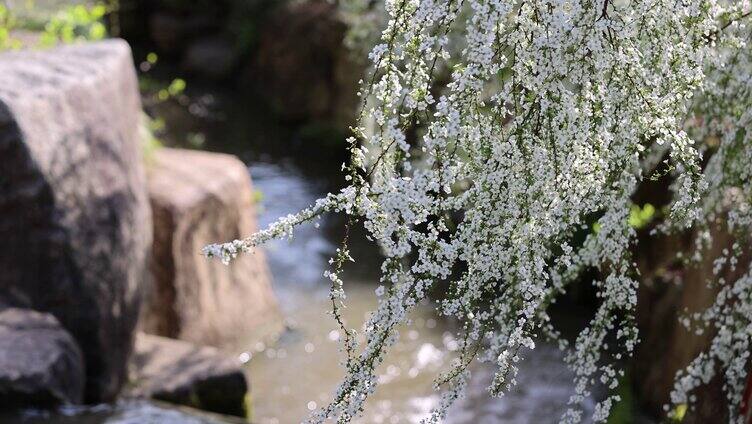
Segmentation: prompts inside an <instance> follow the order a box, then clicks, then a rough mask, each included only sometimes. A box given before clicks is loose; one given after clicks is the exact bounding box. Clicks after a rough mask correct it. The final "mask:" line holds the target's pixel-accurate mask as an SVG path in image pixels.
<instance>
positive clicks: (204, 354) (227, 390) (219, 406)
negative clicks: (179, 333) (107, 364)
mask: <svg viewBox="0 0 752 424" xmlns="http://www.w3.org/2000/svg"><path fill="white" fill-rule="evenodd" d="M132 369H133V371H132V382H133V384H134V387H132V388H131V389H130V390H129V393H128V395H129V396H133V397H144V398H153V399H158V400H162V401H166V402H171V403H176V404H180V405H186V406H190V407H193V408H198V409H203V410H206V411H212V412H218V413H222V414H229V415H236V416H245V415H246V406H245V397H246V394H247V392H248V382H247V380H246V377H245V374H244V373H243V369H242V368H241V366H240V363H239V361H237V360H236V359H234V358H231V357H229V356H226V355H224V354H222V353H221V352H220V351H218V350H217V349H215V348H211V347H199V346H195V345H193V344H191V343H187V342H184V341H180V340H173V339H168V338H164V337H159V336H152V335H148V334H143V333H139V334H138V335H137V337H136V348H135V355H134V357H133V362H132Z"/></svg>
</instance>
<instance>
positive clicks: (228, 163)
mask: <svg viewBox="0 0 752 424" xmlns="http://www.w3.org/2000/svg"><path fill="white" fill-rule="evenodd" d="M147 175H148V178H147V179H148V187H149V198H150V201H151V206H152V213H153V216H154V245H153V248H152V255H153V257H152V260H151V270H152V281H153V285H152V290H151V291H150V292H149V295H148V296H147V298H146V302H145V305H144V310H143V320H142V324H141V325H142V329H143V330H144V331H146V332H148V333H151V334H157V335H161V336H167V337H173V338H179V339H183V340H187V341H190V342H193V343H197V344H208V345H215V346H227V345H232V344H234V343H235V342H240V341H241V339H242V340H244V341H247V340H248V338H249V337H253V336H254V335H255V336H256V337H263V336H265V335H266V334H269V333H271V332H275V331H277V330H278V329H279V327H280V326H281V320H280V314H279V311H278V309H277V301H276V298H275V296H274V292H273V291H272V287H271V280H270V276H269V271H268V268H267V265H266V258H265V256H264V253H263V251H262V250H260V249H259V250H257V251H255V252H254V253H252V254H247V255H243V256H242V257H239V258H238V259H237V260H235V261H233V262H232V263H231V264H230V265H223V264H222V263H221V262H220V261H216V260H209V259H207V258H205V257H204V256H203V255H202V254H201V249H202V248H203V247H204V246H206V245H207V244H210V243H216V242H218V241H225V240H233V239H236V238H240V237H245V236H248V235H250V234H252V233H253V232H255V231H256V229H257V227H256V215H255V210H254V205H253V187H252V185H251V179H250V176H249V174H248V169H247V168H246V166H245V165H244V164H243V163H242V162H241V161H240V160H238V159H237V158H236V157H234V156H230V155H225V154H218V153H207V152H199V151H190V150H182V149H168V148H162V149H159V150H157V151H156V152H155V153H154V155H153V157H152V158H151V159H150V161H149V167H148V172H147Z"/></svg>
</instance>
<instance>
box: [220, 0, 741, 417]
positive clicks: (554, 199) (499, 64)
mask: <svg viewBox="0 0 752 424" xmlns="http://www.w3.org/2000/svg"><path fill="white" fill-rule="evenodd" d="M383 6H384V10H385V13H386V14H387V19H386V20H385V22H386V25H385V28H384V30H383V32H382V34H381V39H380V42H379V43H378V44H377V45H376V46H375V47H374V48H373V50H372V52H371V54H370V56H369V57H370V59H371V60H372V61H373V67H372V75H371V76H369V77H368V78H367V79H366V80H365V81H364V83H363V89H362V92H361V94H362V95H363V97H364V104H363V109H362V110H361V114H360V118H359V120H358V123H357V126H356V127H355V128H354V136H353V137H351V138H350V139H348V142H349V146H350V147H349V148H350V149H351V152H352V160H351V162H350V163H349V164H347V165H346V166H345V171H346V174H347V175H346V178H347V181H348V182H349V186H348V188H346V189H345V190H344V191H342V192H341V193H339V194H337V195H330V196H329V197H327V198H326V199H323V200H321V201H319V202H318V203H317V204H316V205H315V206H313V207H311V208H310V209H307V210H305V211H303V212H301V213H300V214H298V215H293V216H289V217H286V218H283V219H281V220H280V221H279V222H277V223H276V224H273V225H272V226H271V227H269V228H268V229H267V230H264V231H262V232H260V233H258V234H256V235H253V236H251V237H250V238H248V239H245V240H238V241H234V242H231V243H227V244H224V245H213V246H209V247H207V248H206V251H205V252H206V253H207V254H208V255H209V256H218V257H220V258H222V259H223V260H225V261H228V260H230V259H231V258H233V257H235V255H236V254H237V253H238V252H243V251H247V250H249V249H251V248H253V247H254V246H257V245H259V244H260V243H263V242H264V241H266V240H268V239H270V238H273V237H280V236H285V235H290V234H291V233H292V231H293V229H294V227H295V226H296V225H298V224H300V223H302V222H304V221H308V220H311V219H314V218H316V217H317V216H319V215H320V214H322V213H324V212H327V211H333V210H339V211H345V212H346V213H347V214H348V215H349V216H350V217H351V219H350V221H349V223H348V228H349V226H351V225H352V224H354V223H355V222H356V221H359V222H362V224H363V225H364V226H365V228H366V229H367V230H368V232H369V236H370V237H371V238H372V239H373V240H375V241H376V242H377V243H379V245H380V246H381V248H382V250H383V253H384V255H385V260H384V263H383V266H382V278H381V285H382V286H383V288H382V287H380V288H379V289H378V291H379V293H380V295H379V298H380V301H379V307H378V309H377V310H376V311H375V312H374V314H373V315H372V316H371V318H370V319H369V320H368V322H367V323H366V324H365V326H364V329H363V330H362V331H364V332H365V333H366V337H365V340H366V341H365V342H364V345H363V346H358V344H357V342H356V337H355V333H356V330H355V329H352V328H347V326H346V323H344V322H343V321H342V319H341V317H340V315H339V311H338V309H339V305H340V303H341V302H342V301H343V300H344V291H343V286H342V280H341V279H340V277H339V276H340V273H341V271H342V267H343V265H344V264H345V263H346V262H347V261H349V260H352V258H351V257H350V254H349V252H348V249H347V238H345V241H344V243H343V245H342V247H341V248H340V249H338V251H337V254H336V255H335V257H334V258H332V261H331V264H332V269H331V270H330V271H328V272H327V277H329V278H330V279H331V280H332V283H333V284H332V295H331V299H332V305H333V313H334V316H335V318H336V320H337V322H338V323H339V325H340V326H341V327H342V328H341V330H342V331H343V334H344V338H343V343H344V347H345V351H346V353H347V356H346V360H345V367H346V370H347V375H346V377H345V379H344V381H343V382H342V384H341V385H340V386H339V387H338V388H337V390H336V391H335V393H334V398H333V401H332V403H331V404H329V405H328V406H326V407H324V408H323V409H321V410H319V411H317V412H315V413H314V414H313V415H312V416H311V421H312V422H322V421H325V420H327V419H335V420H337V421H338V422H348V421H350V420H351V419H352V418H353V417H356V416H358V415H359V414H360V413H361V412H362V410H363V407H364V402H365V399H366V398H367V397H368V395H370V394H371V393H372V392H373V391H374V390H375V386H376V383H377V380H378V379H377V378H376V373H375V368H376V367H377V366H378V365H379V364H380V363H381V361H382V360H383V358H384V354H385V352H386V351H387V349H388V348H389V346H390V345H392V344H393V343H394V342H395V341H396V340H397V338H398V337H399V335H398V333H397V331H396V327H397V326H398V325H399V324H401V323H404V322H406V321H407V320H408V315H409V312H410V309H411V308H412V307H413V306H414V305H416V304H417V302H419V301H420V300H421V299H423V298H425V297H426V296H427V293H428V292H429V289H430V288H431V287H432V286H434V285H435V284H437V282H441V283H442V284H445V285H446V286H447V287H448V288H447V289H446V290H444V294H443V297H442V298H441V299H440V306H439V310H440V312H441V313H443V314H445V315H447V316H452V317H455V318H456V319H458V320H459V321H460V322H462V323H463V333H462V334H461V337H460V341H461V343H460V347H461V349H460V350H459V352H460V353H459V356H458V357H457V358H456V360H455V361H453V363H452V367H451V369H449V370H447V372H446V373H445V374H444V375H442V376H441V377H440V378H439V379H438V381H437V382H436V383H437V386H438V387H439V388H441V389H443V390H444V392H443V396H442V401H441V403H440V406H439V408H437V410H436V411H434V413H433V414H432V416H431V417H430V418H429V419H428V420H427V421H428V422H438V421H440V420H441V419H442V418H443V417H444V416H445V412H446V408H448V406H449V405H451V403H452V402H453V401H454V400H455V399H457V398H459V397H461V396H462V392H463V390H464V387H465V386H466V380H467V378H468V377H469V375H470V372H469V369H468V366H469V365H470V364H471V363H472V362H473V361H474V360H476V359H477V360H482V361H491V362H494V363H495V364H496V365H497V367H498V372H497V374H496V376H495V378H494V380H493V382H492V384H491V386H490V387H489V391H490V393H491V394H492V395H495V396H500V395H502V394H503V393H504V391H505V390H508V388H509V387H511V386H512V385H514V384H515V375H516V373H517V370H518V369H517V366H516V363H517V362H518V361H519V360H521V357H520V353H521V348H533V347H534V343H533V340H534V339H535V338H536V337H540V336H544V335H545V336H549V337H553V338H557V334H556V331H555V329H554V328H553V326H552V324H551V319H550V317H549V315H548V312H547V309H548V306H549V305H550V304H551V303H552V302H554V301H555V300H556V297H557V296H559V295H560V294H561V293H563V292H564V291H565V290H567V287H568V284H569V283H570V282H571V281H573V280H574V279H576V278H577V276H578V275H579V274H581V273H582V272H583V271H585V270H597V271H598V272H597V274H598V275H600V276H601V277H600V278H599V280H598V281H596V282H595V287H596V289H597V292H598V297H599V300H600V306H599V308H598V310H597V312H596V314H595V316H594V317H593V319H592V320H591V322H590V323H589V325H588V326H587V328H586V329H585V330H584V331H582V332H581V333H580V335H579V337H578V338H577V339H576V341H575V343H574V345H573V346H571V347H570V348H569V350H570V354H569V355H568V357H567V359H568V362H569V363H570V365H571V367H572V369H573V371H574V373H575V376H576V377H575V378H576V381H575V386H576V389H575V393H574V394H573V395H572V397H571V399H570V409H569V410H568V411H567V412H566V414H565V415H564V416H563V417H561V421H562V422H568V423H573V422H579V421H580V420H582V409H581V408H580V405H581V404H582V402H583V401H584V400H585V399H586V398H587V397H588V396H590V394H591V391H592V388H593V386H594V385H596V384H598V385H603V386H604V387H606V388H608V389H610V390H611V393H615V391H614V389H615V388H616V386H617V384H618V381H619V379H620V377H621V376H622V375H623V371H622V370H621V369H620V368H619V366H618V365H617V364H618V363H619V362H620V360H622V359H624V358H626V357H628V356H629V355H630V354H631V352H632V351H633V349H634V347H635V345H636V343H637V342H638V336H637V330H636V328H635V326H634V319H633V315H634V311H635V308H636V303H637V296H636V290H637V284H638V283H637V271H636V269H635V266H634V264H633V260H632V258H631V254H630V251H631V248H632V247H633V245H634V243H635V231H634V229H633V228H632V227H630V225H629V211H630V207H631V206H632V204H631V200H630V198H631V196H632V194H633V193H634V191H635V189H636V188H637V186H638V185H639V184H640V182H641V181H643V180H644V179H646V178H651V177H654V176H655V175H656V174H661V173H663V174H664V175H668V174H670V175H671V178H672V180H673V181H674V182H673V185H672V191H673V195H674V198H673V203H672V205H671V214H670V216H669V217H668V218H667V225H666V227H665V228H664V229H666V230H669V229H670V228H684V227H687V226H689V225H701V223H702V222H709V221H710V220H715V219H717V218H718V217H719V216H720V215H721V214H724V216H725V215H728V223H729V226H730V227H731V228H733V229H734V230H735V231H736V232H737V233H740V234H741V233H743V232H744V231H747V232H748V231H749V225H750V224H752V209H751V208H750V206H751V205H750V201H752V184H749V181H750V180H749V177H750V176H752V170H750V168H749V164H750V163H752V128H750V126H751V125H752V101H751V100H752V82H751V78H752V62H750V54H751V53H750V50H751V49H749V48H747V46H746V44H745V43H746V41H747V39H748V38H749V34H750V32H749V31H748V29H747V27H746V26H745V23H744V18H746V17H747V16H748V15H749V11H750V4H749V1H748V0H744V1H739V2H733V1H729V2H726V1H723V0H683V1H678V2H677V1H674V0H671V1H669V0H536V1H526V0H386V1H385V2H384V5H383ZM438 75H443V76H444V77H443V78H441V81H440V82H439V81H438V80H439V78H438V77H437V76H438ZM690 118H691V119H690ZM685 123H686V124H685ZM713 137H715V139H716V140H717V141H716V146H715V147H713V148H712V149H708V148H706V147H697V146H700V145H702V146H705V145H706V144H707V143H705V142H706V140H707V139H709V138H713ZM711 153H712V155H711ZM703 155H706V156H707V157H709V158H710V159H709V161H708V163H707V165H705V168H704V169H703V168H702V164H703V158H704V156H703ZM663 157H667V160H666V161H664V162H661V161H660V159H661V158H663ZM663 165H665V168H666V170H665V171H664V170H663V169H658V168H659V167H660V166H663ZM708 188H709V190H708ZM732 190H736V192H735V193H736V194H735V195H730V194H728V193H729V192H730V191H732ZM724 196H726V197H729V196H731V197H732V200H730V201H729V200H728V199H726V197H724ZM721 204H724V205H730V206H729V207H728V208H726V209H720V208H719V207H718V205H721ZM729 210H730V212H728V211H729ZM594 219H595V220H597V223H596V225H595V228H596V229H597V230H596V231H591V227H592V223H593V220H594ZM583 237H584V242H582V241H581V240H582V238H583ZM578 240H580V241H578ZM739 250H740V251H741V250H742V249H739ZM733 255H736V256H734V257H737V256H738V255H740V253H734V254H733ZM733 255H731V254H730V256H733ZM732 264H736V260H729V261H727V262H724V263H723V264H719V267H723V266H732ZM751 281H752V277H750V276H747V277H745V278H743V279H742V280H739V281H738V282H737V283H735V284H731V285H728V287H725V286H724V287H725V288H724V289H723V290H722V291H721V295H719V302H718V303H717V304H716V305H715V306H714V307H713V308H712V309H713V310H712V311H710V312H709V313H708V315H709V316H710V315H712V316H713V317H715V318H718V321H719V324H718V325H719V326H720V327H718V328H719V332H718V336H717V337H716V338H715V340H714V344H713V350H712V353H711V354H709V355H705V356H702V357H700V358H698V360H697V361H696V364H694V365H693V367H692V368H690V369H689V371H688V373H687V374H686V377H684V378H682V379H681V380H680V384H679V386H678V388H677V391H676V393H675V395H674V400H675V401H676V402H678V403H682V402H686V401H687V396H686V393H687V392H688V391H689V390H691V389H693V388H694V387H696V386H697V383H698V381H704V380H706V376H707V374H708V373H709V372H711V371H708V369H709V367H708V366H707V365H706V364H707V363H709V361H711V362H712V361H715V362H718V363H720V364H721V365H723V366H724V367H725V368H724V369H725V370H726V376H727V380H728V386H727V391H728V393H729V400H730V403H731V405H732V408H731V415H732V419H735V417H736V415H735V414H736V413H735V412H734V411H735V409H734V408H733V406H734V405H736V406H738V405H739V402H740V397H741V389H740V388H739V387H740V384H741V385H742V386H741V387H743V378H744V377H745V364H746V358H747V357H748V355H749V354H748V353H744V354H742V353H741V352H749V338H750V334H751V332H750V322H751V321H750V318H752V317H751V316H750V313H751V311H752V307H751V306H750V304H751V303H752V299H751V298H750V295H751V294H750V293H751V289H750V287H752V284H750V282H751ZM731 298H733V299H734V300H736V302H731V303H729V302H727V301H726V300H728V299H731ZM744 332H746V335H744V334H742V333H744ZM740 334H742V335H740ZM561 344H562V345H566V343H564V341H563V340H561ZM710 368H712V367H710ZM618 400H619V398H618V396H616V395H615V394H614V395H611V396H609V397H607V398H606V399H604V400H603V401H601V402H600V403H599V404H598V405H597V407H596V408H595V413H594V416H593V417H592V418H593V419H594V420H595V421H598V422H602V421H605V420H606V418H607V417H608V416H609V412H610V408H611V406H612V405H614V404H615V403H616V402H617V401H618Z"/></svg>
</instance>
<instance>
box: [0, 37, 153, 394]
mask: <svg viewBox="0 0 752 424" xmlns="http://www.w3.org/2000/svg"><path fill="white" fill-rule="evenodd" d="M140 117H141V103H140V97H139V91H138V84H137V81H136V74H135V71H134V68H133V61H132V58H131V50H130V48H129V47H128V45H127V44H126V43H125V42H123V41H122V40H108V41H104V42H98V43H91V44H79V45H71V46H66V47H61V48H56V49H51V50H44V51H19V52H6V53H2V54H1V55H0V215H1V216H2V217H3V219H2V220H0V234H2V235H3V241H4V243H5V244H7V245H9V246H11V247H12V248H11V249H3V251H2V253H0V269H2V270H3V272H2V273H0V300H2V301H4V302H6V303H8V304H9V305H11V306H18V307H24V308H31V309H35V310H40V311H44V312H49V313H51V314H52V315H54V316H55V317H56V318H57V319H58V320H59V321H60V323H61V324H62V326H63V327H64V328H66V329H67V330H68V331H69V332H70V333H71V334H72V335H73V337H74V338H75V339H76V341H77V342H78V344H79V346H80V347H81V350H82V352H83V354H84V358H85V363H86V373H87V378H86V391H85V400H86V401H89V402H100V401H108V400H111V399H113V398H114V397H115V395H116V394H117V393H118V391H119V389H120V387H121V385H122V384H123V382H124V380H125V376H126V363H127V359H128V356H129V354H130V350H131V345H132V331H133V329H134V327H135V325H136V321H137V318H138V309H139V303H140V297H141V296H140V295H141V292H140V285H141V283H142V280H143V277H144V275H145V274H144V273H145V260H146V252H147V250H148V248H149V246H150V245H151V221H150V212H149V205H148V200H147V196H146V188H145V183H144V174H143V169H142V165H141V146H140V139H139V137H138V132H137V127H138V123H139V120H140Z"/></svg>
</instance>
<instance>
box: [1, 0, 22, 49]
mask: <svg viewBox="0 0 752 424" xmlns="http://www.w3.org/2000/svg"><path fill="white" fill-rule="evenodd" d="M16 23H17V22H16V18H15V16H13V14H12V13H11V11H10V10H8V8H7V7H6V6H5V5H2V4H0V50H7V49H17V48H20V47H21V42H20V41H19V40H16V39H15V38H13V37H12V36H11V34H10V31H11V30H12V29H13V28H14V27H15V26H16Z"/></svg>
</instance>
